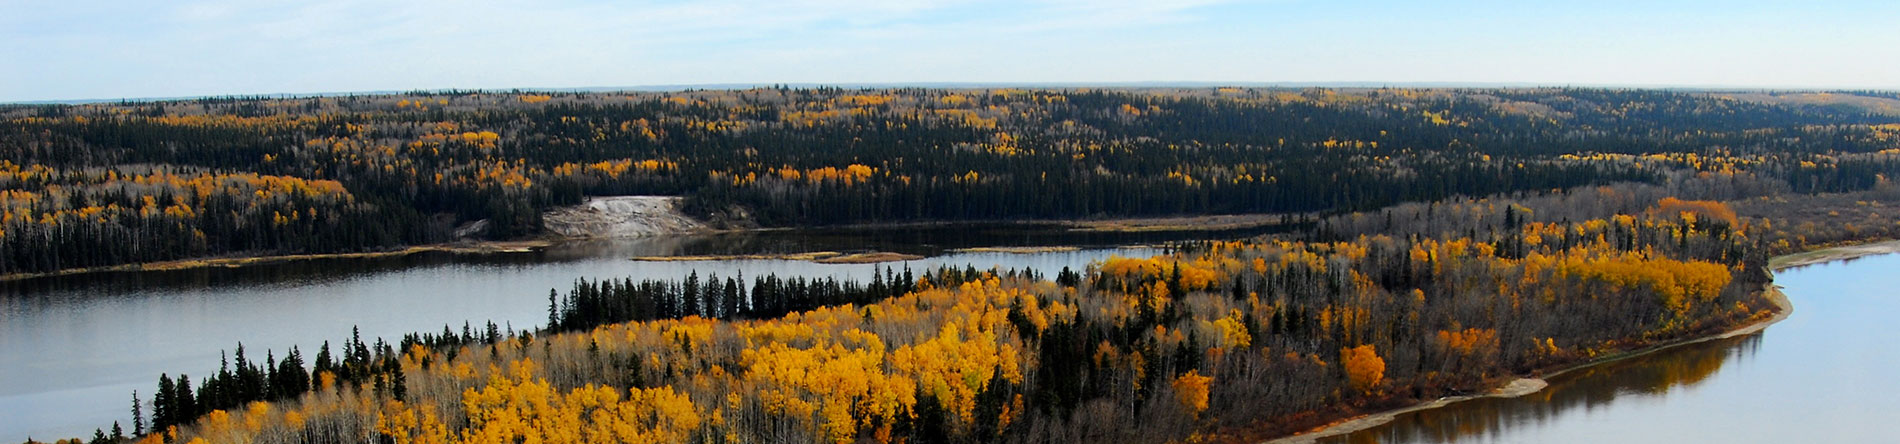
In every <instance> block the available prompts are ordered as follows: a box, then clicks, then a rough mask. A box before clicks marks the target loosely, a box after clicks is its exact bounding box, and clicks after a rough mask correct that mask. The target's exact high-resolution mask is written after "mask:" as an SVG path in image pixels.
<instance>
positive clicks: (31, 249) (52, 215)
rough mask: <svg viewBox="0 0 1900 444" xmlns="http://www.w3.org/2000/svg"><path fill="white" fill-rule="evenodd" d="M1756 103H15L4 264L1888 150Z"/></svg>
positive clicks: (1844, 120)
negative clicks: (682, 214) (602, 221)
mask: <svg viewBox="0 0 1900 444" xmlns="http://www.w3.org/2000/svg"><path fill="white" fill-rule="evenodd" d="M1841 94H1843V95H1846V94H1849V93H1841ZM1748 97H1752V96H1746V97H1743V98H1736V97H1731V96H1728V95H1724V94H1720V93H1700V92H1670V91H1654V90H1600V89H1523V90H1410V89H1364V90H1332V89H1308V90H1294V89H1237V88H1217V89H1182V90H1174V89H1153V90H1093V89H1074V90H1018V89H985V90H936V89H896V90H846V89H837V88H817V89H786V88H763V89H752V90H738V91H723V90H722V91H686V92H668V93H612V94H610V93H495V92H438V93H414V94H403V95H369V96H337V97H316V98H287V99H270V98H206V99H196V100H179V101H164V102H125V103H93V104H73V105H7V106H4V107H0V274H19V273H47V272H56V271H60V270H68V269H77V268H88V267H102V266H112V265H120V264H131V263H144V262H156V261H167V260H178V259H190V258H199V257H215V256H234V255H236V256H251V255H287V254H308V253H337V252H358V251H379V250H388V249H392V248H395V247H399V246H405V245H426V244H435V243H442V242H450V241H455V240H458V239H459V238H484V239H521V238H531V237H535V236H539V235H541V234H542V225H541V223H540V222H541V220H540V218H541V215H542V213H543V212H544V211H546V210H548V209H550V208H553V207H556V206H561V205H571V204H576V203H579V202H581V201H582V200H583V199H584V197H585V196H606V195H676V196H684V197H685V201H684V205H683V206H684V208H685V209H686V210H687V213H688V214H689V215H691V216H694V217H698V218H702V219H705V220H708V221H710V222H712V223H714V224H715V225H716V226H719V227H726V228H751V227H811V226H827V225H843V224H872V223H888V222H920V221H921V222H943V221H1021V220H1047V219H1103V218H1119V217H1140V216H1165V215H1204V214H1251V213H1277V214H1296V215H1313V214H1337V213H1340V212H1346V211H1356V210H1371V209H1377V208H1381V207H1385V206H1389V205H1394V204H1399V203H1403V202H1417V201H1434V200H1440V199H1446V198H1451V197H1455V196H1470V197H1481V196H1489V195H1496V194H1503V193H1522V192H1549V191H1551V190H1563V189H1569V188H1574V187H1579V186H1592V185H1605V184H1612V183H1640V184H1652V185H1668V184H1671V183H1676V182H1680V181H1682V180H1685V179H1696V178H1701V177H1703V176H1713V177H1716V178H1719V179H1730V180H1735V181H1742V182H1747V183H1748V184H1749V185H1750V186H1755V187H1765V188H1766V189H1761V190H1759V192H1770V191H1774V192H1780V191H1785V192H1792V193H1839V192H1853V191H1863V190H1869V189H1872V188H1874V187H1875V186H1877V185H1879V184H1880V183H1881V181H1882V180H1883V179H1882V178H1883V177H1889V176H1890V173H1891V172H1892V171H1893V170H1894V169H1895V168H1896V164H1895V161H1894V156H1893V155H1892V154H1893V153H1894V151H1893V150H1895V149H1897V148H1896V147H1897V146H1896V142H1895V137H1896V134H1900V126H1896V125H1895V124H1894V123H1893V122H1894V121H1895V120H1896V119H1895V118H1894V117H1893V115H1892V114H1883V112H1891V110H1886V109H1880V108H1870V107H1851V106H1844V105H1830V103H1831V102H1828V101H1825V100H1807V101H1796V100H1792V99H1787V98H1783V100H1779V101H1771V100H1765V99H1759V98H1756V99H1749V98H1748ZM1863 98H1864V99H1869V100H1873V99H1881V100H1886V99H1882V98H1880V97H1878V96H1873V97H1863ZM477 221H481V222H483V223H479V224H477V223H475V222H477ZM458 229H459V230H458Z"/></svg>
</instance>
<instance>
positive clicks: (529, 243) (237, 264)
mask: <svg viewBox="0 0 1900 444" xmlns="http://www.w3.org/2000/svg"><path fill="white" fill-rule="evenodd" d="M555 242H556V241H554V240H547V239H537V240H516V241H482V242H473V243H471V242H457V243H446V244H429V245H416V246H409V247H401V248H397V249H394V250H388V251H364V252H354V253H315V254H280V255H259V256H233V257H208V258H197V259H178V260H170V261H159V262H142V263H135V264H124V265H109V266H103V267H85V268H68V269H64V270H59V271H49V272H44V273H13V274H6V275H0V282H14V281H25V280H32V279H39V278H50V277H59V276H74V275H83V274H92V273H112V272H130V271H181V270H195V269H201V268H244V267H250V266H257V265H271V264H282V263H288V262H300V261H312V260H323V259H378V258H393V257H403V256H409V255H413V254H422V253H452V254H497V253H527V252H532V251H535V250H539V249H542V248H547V247H548V246H551V245H554V243H555Z"/></svg>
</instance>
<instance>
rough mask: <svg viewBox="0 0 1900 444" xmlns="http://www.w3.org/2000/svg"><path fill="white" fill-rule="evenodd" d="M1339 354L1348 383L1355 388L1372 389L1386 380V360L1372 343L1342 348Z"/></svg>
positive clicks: (1359, 389) (1361, 389) (1360, 389)
mask: <svg viewBox="0 0 1900 444" xmlns="http://www.w3.org/2000/svg"><path fill="white" fill-rule="evenodd" d="M1339 355H1340V358H1339V359H1340V361H1341V362H1342V365H1344V366H1345V369H1346V383H1347V384H1349V385H1351V386H1352V388H1353V389H1354V390H1358V391H1362V392H1364V391H1372V390H1373V389H1375V388H1377V387H1378V386H1379V383H1380V382H1383V381H1384V380H1385V360H1384V359H1380V358H1379V352H1378V350H1376V349H1374V348H1373V346H1372V345H1371V344H1366V345H1361V346H1358V347H1352V348H1347V349H1344V350H1340V352H1339Z"/></svg>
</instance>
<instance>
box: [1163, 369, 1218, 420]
mask: <svg viewBox="0 0 1900 444" xmlns="http://www.w3.org/2000/svg"><path fill="white" fill-rule="evenodd" d="M1213 382H1214V378H1212V377H1208V376H1201V373H1200V371H1199V370H1190V371H1188V372H1187V373H1183V374H1181V376H1176V377H1175V378H1174V382H1172V383H1170V386H1171V387H1173V388H1174V397H1175V400H1177V401H1180V402H1181V406H1182V407H1184V408H1186V409H1187V410H1188V411H1189V412H1191V413H1196V414H1199V413H1201V411H1203V410H1207V389H1208V384H1211V383H1213Z"/></svg>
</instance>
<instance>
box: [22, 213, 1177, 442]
mask: <svg viewBox="0 0 1900 444" xmlns="http://www.w3.org/2000/svg"><path fill="white" fill-rule="evenodd" d="M1157 236H1159V237H1157ZM1166 236H1168V235H1151V234H1144V235H1138V236H1134V237H1129V236H1120V237H1117V236H1113V235H1095V234H1069V233H1054V232H1049V231H1048V230H1042V231H1040V232H1038V231H1036V230H1033V229H1023V228H1020V227H958V228H955V229H942V230H922V231H920V230H887V231H875V232H842V231H840V232H817V233H812V232H805V233H777V234H763V235H729V236H708V237H673V238H663V239H647V240H629V241H611V242H587V243H577V244H568V245H560V246H556V247H553V248H550V249H548V250H546V251H540V252H535V253H521V254H508V255H454V254H446V253H443V254H424V255H414V256H409V257H403V258H389V259H372V260H325V261H311V262H300V263H295V264H281V265H270V266H260V267H249V268H241V269H209V270H187V271H176V272H138V273H107V274H89V275H83V276H68V277H60V278H51V279H40V280H33V281H26V282H13V283H0V442H19V441H23V440H24V439H25V438H27V437H28V436H29V435H30V436H32V437H33V438H35V439H41V440H43V441H51V438H64V437H78V436H91V434H92V430H93V429H94V428H101V427H109V426H110V425H111V424H112V421H115V420H116V421H120V422H121V423H122V424H123V425H124V426H125V427H126V429H127V430H128V431H129V430H130V429H131V393H132V391H133V390H138V391H139V392H140V393H141V395H142V396H145V397H146V399H147V400H149V397H150V395H151V392H152V390H153V388H154V387H155V386H156V385H157V383H156V381H157V378H158V374H159V373H161V372H165V373H171V374H172V375H173V376H176V375H178V374H179V373H181V372H182V373H186V374H189V375H192V376H202V375H208V374H211V373H214V372H215V370H216V369H217V363H218V355H219V352H220V351H221V350H229V349H233V348H235V346H236V345H237V343H238V342H239V341H243V343H244V345H245V348H246V351H247V353H246V354H247V355H248V356H249V357H251V358H252V359H255V360H259V361H261V360H263V359H264V356H263V352H264V350H265V349H274V350H277V351H278V352H279V355H280V356H281V352H282V351H283V350H285V349H287V348H289V347H290V346H292V345H296V346H299V347H300V348H302V349H303V350H304V353H305V356H311V355H314V354H315V353H316V350H317V348H318V347H319V345H320V344H322V342H323V341H324V340H326V339H327V340H330V341H333V342H336V341H341V340H343V339H346V338H348V337H349V334H350V328H351V326H357V327H360V328H361V329H362V332H363V336H364V338H365V341H370V339H369V338H372V337H382V338H386V339H389V340H391V341H395V340H398V339H400V337H401V336H402V335H403V334H405V333H410V332H416V331H441V328H442V326H443V325H445V324H448V325H454V326H455V328H456V329H457V330H458V331H459V329H460V327H461V325H462V323H463V322H465V321H466V322H471V323H473V324H474V325H475V326H476V328H477V329H480V326H481V325H483V324H484V323H485V322H488V321H493V322H495V323H496V324H503V325H508V324H512V325H513V327H514V328H516V329H524V330H525V329H531V328H536V327H539V326H540V324H542V323H545V322H546V319H547V293H548V289H549V288H560V289H563V290H565V289H566V288H568V287H569V286H570V285H571V284H572V283H573V281H574V280H575V279H577V278H589V279H595V278H609V277H623V276H631V277H634V278H636V279H639V278H664V279H672V278H678V277H681V276H685V275H686V274H687V273H688V272H692V271H697V272H698V273H699V274H700V275H701V276H702V277H704V276H706V275H708V274H717V275H719V276H735V275H737V274H739V273H741V272H743V273H744V275H745V276H747V277H751V276H763V275H765V274H768V273H776V274H778V275H780V276H790V275H803V276H837V277H841V278H846V277H849V278H861V279H868V278H869V276H870V274H871V273H872V271H873V265H868V264H854V265H823V264H815V263H808V262H796V261H777V260H736V261H711V262H635V261H631V260H628V258H630V257H633V256H663V255H685V254H739V253H785V252H800V251H825V250H830V251H854V250H864V249H877V250H884V251H899V252H907V253H915V254H924V255H931V257H929V258H926V259H922V260H916V261H911V262H909V263H908V265H909V266H910V267H911V268H912V269H913V270H917V271H919V272H921V271H922V269H925V268H935V267H937V266H939V265H954V266H958V267H962V266H965V265H970V266H975V267H977V268H979V269H986V268H989V267H991V266H1001V267H1008V268H1018V267H1030V268H1034V269H1036V270H1039V271H1042V272H1044V273H1045V274H1048V275H1051V276H1053V275H1054V274H1055V273H1056V271H1058V270H1061V269H1062V267H1065V266H1067V267H1072V268H1076V269H1081V268H1082V267H1085V266H1086V265H1087V264H1088V263H1089V262H1091V261H1096V260H1100V259H1103V258H1106V257H1108V256H1110V255H1115V254H1120V255H1124V256H1131V255H1140V256H1146V255H1152V254H1156V253H1158V252H1159V250H1156V249H1152V248H1129V247H1113V245H1126V244H1131V243H1141V242H1155V241H1162V240H1168V238H1167V237H1166ZM1176 236H1179V235H1176ZM1059 244H1083V245H1096V247H1090V248H1084V249H1082V250H1080V251H1070V252H1055V253H1037V254H1007V253H953V252H949V251H948V250H949V249H952V248H961V247H971V246H1034V245H1059ZM889 265H892V264H885V266H889ZM899 266H901V265H899ZM146 413H147V414H149V413H150V409H149V407H148V408H147V409H146Z"/></svg>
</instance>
